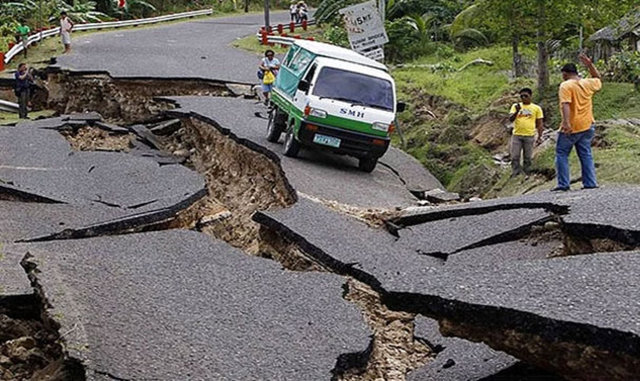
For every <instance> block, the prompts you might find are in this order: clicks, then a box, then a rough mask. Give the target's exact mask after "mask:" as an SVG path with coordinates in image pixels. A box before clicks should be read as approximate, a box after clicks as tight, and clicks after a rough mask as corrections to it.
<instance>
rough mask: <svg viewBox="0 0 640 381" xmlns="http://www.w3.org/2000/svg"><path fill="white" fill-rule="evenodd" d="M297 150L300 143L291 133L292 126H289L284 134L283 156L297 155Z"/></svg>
mask: <svg viewBox="0 0 640 381" xmlns="http://www.w3.org/2000/svg"><path fill="white" fill-rule="evenodd" d="M298 151H300V143H298V141H297V140H296V137H295V134H294V133H293V126H289V128H287V133H286V135H285V136H284V156H288V157H296V156H298Z"/></svg>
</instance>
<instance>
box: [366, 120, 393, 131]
mask: <svg viewBox="0 0 640 381" xmlns="http://www.w3.org/2000/svg"><path fill="white" fill-rule="evenodd" d="M389 126H390V124H389V123H383V122H375V123H374V124H372V125H371V128H373V129H374V130H378V131H384V132H389Z"/></svg>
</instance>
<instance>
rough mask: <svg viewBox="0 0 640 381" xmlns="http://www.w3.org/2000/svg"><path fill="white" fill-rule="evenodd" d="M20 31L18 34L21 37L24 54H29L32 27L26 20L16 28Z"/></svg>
mask: <svg viewBox="0 0 640 381" xmlns="http://www.w3.org/2000/svg"><path fill="white" fill-rule="evenodd" d="M16 30H17V32H18V36H19V37H20V42H22V51H23V52H24V56H25V57H26V56H27V47H28V46H29V33H30V32H31V29H30V28H29V26H27V25H26V24H25V23H24V22H21V23H20V25H18V27H17V28H16Z"/></svg>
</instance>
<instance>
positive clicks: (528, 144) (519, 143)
mask: <svg viewBox="0 0 640 381" xmlns="http://www.w3.org/2000/svg"><path fill="white" fill-rule="evenodd" d="M532 95H533V92H532V91H531V89H529V88H526V87H525V88H524V89H522V90H520V100H521V102H518V103H514V104H513V105H512V106H511V111H509V114H510V115H509V121H511V122H515V124H514V128H513V136H512V137H511V170H512V171H511V177H515V176H517V175H519V174H522V173H524V174H525V175H527V176H528V175H529V172H530V170H531V159H532V157H533V143H534V137H535V134H536V130H538V143H540V141H541V140H542V132H543V131H544V126H543V124H542V119H543V118H544V115H543V113H542V108H541V107H540V106H538V105H537V104H534V103H533V102H531V96H532ZM520 154H522V156H523V159H522V166H520Z"/></svg>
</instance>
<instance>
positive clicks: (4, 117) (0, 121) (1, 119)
mask: <svg viewBox="0 0 640 381" xmlns="http://www.w3.org/2000/svg"><path fill="white" fill-rule="evenodd" d="M54 114H55V112H54V111H52V110H42V111H33V112H30V113H29V118H30V119H36V118H39V117H43V118H47V117H50V116H53V115H54ZM19 121H20V119H18V114H14V113H8V112H4V111H0V128H2V126H3V125H12V124H15V123H18V122H19Z"/></svg>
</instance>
